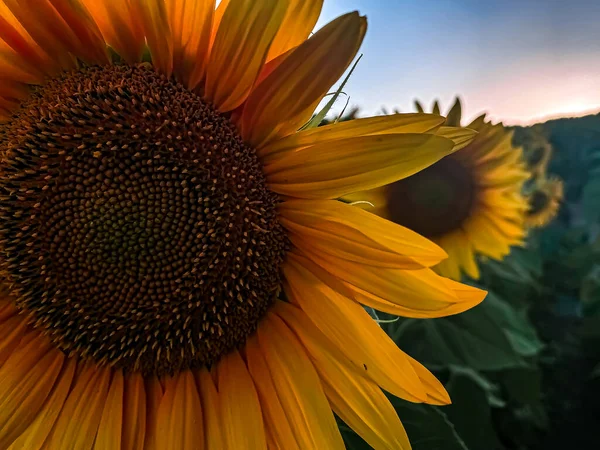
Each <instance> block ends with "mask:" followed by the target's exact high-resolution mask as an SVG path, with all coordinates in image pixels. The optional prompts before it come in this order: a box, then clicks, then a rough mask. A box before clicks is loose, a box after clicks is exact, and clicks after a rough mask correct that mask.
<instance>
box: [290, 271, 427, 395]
mask: <svg viewBox="0 0 600 450" xmlns="http://www.w3.org/2000/svg"><path fill="white" fill-rule="evenodd" d="M284 274H285V277H286V281H287V283H288V284H287V285H286V286H285V288H286V293H287V295H288V298H289V299H290V301H291V302H292V303H293V304H295V305H298V306H299V307H300V308H301V309H302V311H304V313H305V314H306V315H307V316H308V317H309V318H310V320H311V321H312V322H313V323H314V324H315V325H316V326H317V328H319V329H320V330H321V332H322V333H323V334H324V335H325V336H327V338H328V339H330V340H331V342H333V343H334V345H335V346H336V347H337V348H339V349H340V351H341V352H343V353H344V355H345V356H346V357H347V358H348V359H349V360H350V361H352V363H353V364H354V366H355V367H357V368H358V369H359V370H360V369H362V368H363V367H365V366H366V367H367V368H366V369H363V370H365V371H368V376H369V377H371V378H372V379H373V381H375V382H376V383H377V384H378V385H379V386H381V387H382V388H383V389H385V390H387V391H388V392H391V393H392V394H394V395H396V396H398V397H402V398H404V399H406V400H409V401H413V402H422V401H425V400H426V399H427V395H426V392H425V389H424V387H423V385H422V383H421V381H420V380H419V377H418V376H417V374H416V373H415V371H414V370H413V368H412V366H411V364H410V363H409V361H408V360H407V358H406V356H405V355H404V354H403V353H402V351H401V350H400V349H399V348H398V347H397V346H396V344H394V343H393V342H392V340H391V339H390V338H389V337H388V336H387V335H386V334H385V332H384V331H383V330H382V329H381V327H380V326H379V325H377V324H376V323H375V322H374V321H373V319H371V317H370V316H369V314H368V313H367V312H366V311H365V310H364V309H363V308H362V307H361V306H360V305H359V304H358V303H355V302H354V301H352V300H350V299H348V298H346V297H344V296H342V295H340V294H338V293H337V292H335V291H334V290H333V289H331V288H330V287H329V286H327V285H326V284H325V283H323V282H322V281H321V280H320V279H319V278H317V276H315V275H314V274H313V273H311V272H310V271H309V270H307V269H305V268H304V267H302V265H300V264H298V263H297V262H296V261H290V262H288V263H287V264H286V265H285V267H284ZM366 376H367V375H366Z"/></svg>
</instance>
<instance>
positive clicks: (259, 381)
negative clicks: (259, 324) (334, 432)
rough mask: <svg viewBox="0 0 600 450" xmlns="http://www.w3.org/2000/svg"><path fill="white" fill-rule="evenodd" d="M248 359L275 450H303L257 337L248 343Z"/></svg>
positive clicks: (250, 339) (251, 338)
mask: <svg viewBox="0 0 600 450" xmlns="http://www.w3.org/2000/svg"><path fill="white" fill-rule="evenodd" d="M246 359H247V361H248V370H249V371H250V375H251V376H252V379H253V380H254V384H255V386H256V390H257V392H258V398H259V399H260V404H261V406H262V411H263V417H264V419H265V427H266V429H267V432H268V434H269V436H270V438H271V439H272V440H273V444H274V446H275V448H280V449H286V450H287V449H290V450H294V449H297V450H302V449H301V447H299V445H298V443H297V442H296V438H295V437H294V433H293V432H292V428H293V427H295V426H296V424H295V423H293V422H290V421H289V420H288V418H287V417H286V415H285V410H284V408H283V406H282V404H281V401H280V400H279V396H278V395H277V388H276V387H275V385H274V384H273V379H272V378H271V374H270V372H269V367H268V366H267V362H266V361H265V357H264V355H263V352H262V350H261V348H260V346H259V344H258V338H257V337H256V335H255V336H252V337H250V338H249V339H248V341H247V342H246ZM269 448H271V446H269Z"/></svg>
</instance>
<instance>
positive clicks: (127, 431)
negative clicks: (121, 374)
mask: <svg viewBox="0 0 600 450" xmlns="http://www.w3.org/2000/svg"><path fill="white" fill-rule="evenodd" d="M145 436H146V389H145V387H144V378H143V377H142V375H140V374H139V373H132V374H126V375H125V391H124V397H123V444H122V448H123V449H126V450H144V439H145Z"/></svg>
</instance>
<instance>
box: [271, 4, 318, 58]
mask: <svg viewBox="0 0 600 450" xmlns="http://www.w3.org/2000/svg"><path fill="white" fill-rule="evenodd" d="M322 8H323V0H290V2H289V6H288V8H287V12H286V14H285V18H284V19H283V23H282V24H281V27H280V28H279V32H278V33H277V35H276V36H275V39H274V40H273V43H272V44H271V47H270V49H269V55H268V57H267V61H270V60H272V59H274V58H276V57H278V56H279V55H282V54H284V53H285V52H287V51H288V50H290V49H292V48H294V47H296V46H298V45H300V44H302V43H303V42H304V41H305V40H306V39H307V38H308V36H309V35H310V32H311V31H312V30H313V28H314V27H315V25H316V23H317V20H318V19H319V15H320V14H321V9H322Z"/></svg>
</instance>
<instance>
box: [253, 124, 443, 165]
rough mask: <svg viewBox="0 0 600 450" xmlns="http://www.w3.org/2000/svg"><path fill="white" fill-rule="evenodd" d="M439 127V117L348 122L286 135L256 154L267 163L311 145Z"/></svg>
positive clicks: (429, 129)
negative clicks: (278, 156)
mask: <svg viewBox="0 0 600 450" xmlns="http://www.w3.org/2000/svg"><path fill="white" fill-rule="evenodd" d="M443 123H444V118H443V117H440V116H435V115H433V114H395V115H393V116H378V117H366V118H361V119H354V120H348V121H346V122H339V123H336V124H331V125H325V126H323V127H317V128H311V129H308V130H304V131H299V132H298V133H293V134H290V135H289V136H286V137H284V138H282V139H279V140H276V141H273V142H271V143H269V144H268V145H267V146H265V147H263V148H260V149H258V154H259V155H260V157H261V158H262V159H263V160H264V161H271V160H272V158H274V157H275V156H276V154H277V153H280V152H285V151H296V150H299V149H301V148H304V147H310V146H312V145H315V144H323V143H325V142H330V143H332V144H334V143H335V142H336V141H339V140H342V139H348V138H354V137H361V136H370V135H374V134H396V133H428V132H434V131H435V130H436V129H438V127H440V125H442V124H443Z"/></svg>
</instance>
